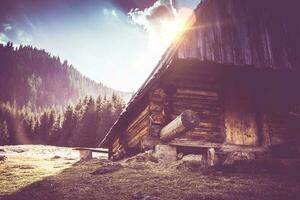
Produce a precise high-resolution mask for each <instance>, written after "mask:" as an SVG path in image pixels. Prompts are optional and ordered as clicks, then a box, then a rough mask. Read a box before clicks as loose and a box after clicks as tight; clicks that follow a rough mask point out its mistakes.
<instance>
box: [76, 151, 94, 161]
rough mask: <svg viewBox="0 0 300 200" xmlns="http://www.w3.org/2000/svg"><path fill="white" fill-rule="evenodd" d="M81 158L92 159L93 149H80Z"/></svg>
mask: <svg viewBox="0 0 300 200" xmlns="http://www.w3.org/2000/svg"><path fill="white" fill-rule="evenodd" d="M79 156H80V160H84V161H89V160H92V158H93V156H92V151H91V150H79Z"/></svg>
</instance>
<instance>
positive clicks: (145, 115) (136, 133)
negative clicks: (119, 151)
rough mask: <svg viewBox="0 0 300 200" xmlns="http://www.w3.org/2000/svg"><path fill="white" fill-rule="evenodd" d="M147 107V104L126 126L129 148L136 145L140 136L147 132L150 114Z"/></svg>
mask: <svg viewBox="0 0 300 200" xmlns="http://www.w3.org/2000/svg"><path fill="white" fill-rule="evenodd" d="M149 108H150V107H149V105H147V106H146V108H145V109H144V110H143V111H142V112H140V113H139V114H138V115H137V116H136V117H135V118H134V119H133V121H132V122H131V123H130V124H129V125H128V127H127V128H126V137H127V145H128V147H129V148H134V147H136V146H137V145H138V144H139V142H140V140H141V138H142V137H143V136H145V135H146V134H148V133H149V128H150V115H151V113H150V109H149Z"/></svg>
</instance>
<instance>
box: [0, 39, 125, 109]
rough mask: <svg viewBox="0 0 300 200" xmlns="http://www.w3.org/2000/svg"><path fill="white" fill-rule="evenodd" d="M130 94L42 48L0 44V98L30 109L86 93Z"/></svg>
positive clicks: (63, 103) (59, 104) (60, 103)
mask: <svg viewBox="0 0 300 200" xmlns="http://www.w3.org/2000/svg"><path fill="white" fill-rule="evenodd" d="M113 93H116V94H118V95H121V96H123V95H129V94H128V93H123V92H117V91H114V90H113V89H111V88H109V87H106V86H104V85H103V84H101V83H97V82H95V81H93V80H91V79H89V78H87V77H85V76H83V75H82V74H81V73H80V72H79V71H77V70H76V69H75V68H74V67H73V66H72V65H70V64H68V62H67V61H61V59H60V58H59V57H57V56H52V55H51V54H50V53H48V52H46V51H45V50H40V49H37V48H34V47H32V46H22V45H20V46H18V47H15V46H14V45H13V43H11V42H8V43H7V44H6V45H3V44H0V101H2V102H7V101H9V102H15V103H16V104H17V105H18V106H23V105H28V106H29V107H31V108H32V110H33V111H36V110H38V109H39V108H44V107H49V106H50V107H51V106H56V107H61V108H63V107H64V106H66V105H67V104H68V103H69V102H72V103H74V102H77V101H78V100H79V99H81V98H84V97H85V96H87V95H88V96H92V97H94V98H97V96H98V95H102V96H105V95H106V96H111V95H112V94H113Z"/></svg>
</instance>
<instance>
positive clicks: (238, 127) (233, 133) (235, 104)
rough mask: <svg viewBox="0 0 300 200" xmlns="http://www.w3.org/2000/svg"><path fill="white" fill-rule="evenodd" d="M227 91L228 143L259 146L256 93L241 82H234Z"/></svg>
mask: <svg viewBox="0 0 300 200" xmlns="http://www.w3.org/2000/svg"><path fill="white" fill-rule="evenodd" d="M225 91H226V92H225V133H226V143H228V144H238V145H257V144H258V134H257V133H258V130H257V121H256V112H255V101H254V99H255V97H254V92H253V91H252V90H251V88H250V87H249V86H247V84H243V83H242V82H239V81H235V82H232V83H231V84H230V85H229V86H228V87H226V89H225Z"/></svg>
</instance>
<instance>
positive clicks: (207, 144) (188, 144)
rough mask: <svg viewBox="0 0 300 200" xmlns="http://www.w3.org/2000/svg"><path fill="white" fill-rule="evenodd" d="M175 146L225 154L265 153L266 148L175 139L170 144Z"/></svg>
mask: <svg viewBox="0 0 300 200" xmlns="http://www.w3.org/2000/svg"><path fill="white" fill-rule="evenodd" d="M169 144H170V145H173V146H183V147H199V148H216V149H218V150H222V151H225V152H231V151H250V152H264V151H267V149H266V148H264V147H261V146H249V145H230V144H222V143H212V142H204V141H200V140H193V139H186V138H184V139H183V138H175V139H173V140H172V141H170V142H169Z"/></svg>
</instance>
